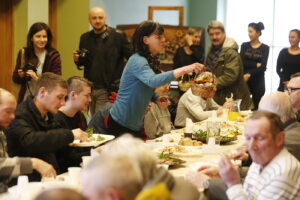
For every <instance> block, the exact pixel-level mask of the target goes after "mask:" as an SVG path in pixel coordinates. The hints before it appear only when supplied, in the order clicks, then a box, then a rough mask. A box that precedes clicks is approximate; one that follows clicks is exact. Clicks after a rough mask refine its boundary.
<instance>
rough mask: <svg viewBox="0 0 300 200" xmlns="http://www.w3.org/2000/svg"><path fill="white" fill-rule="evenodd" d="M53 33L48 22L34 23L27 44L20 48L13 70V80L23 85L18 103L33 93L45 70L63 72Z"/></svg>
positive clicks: (56, 72)
mask: <svg viewBox="0 0 300 200" xmlns="http://www.w3.org/2000/svg"><path fill="white" fill-rule="evenodd" d="M51 42H52V33H51V30H50V28H49V27H48V25H47V24H45V23H43V22H37V23H34V24H33V25H32V26H31V27H30V29H29V32H28V34H27V46H26V47H24V48H22V49H20V50H19V53H18V57H17V64H16V67H15V70H14V72H13V81H14V82H15V83H17V84H20V85H21V89H20V92H19V97H18V103H20V102H22V101H23V100H24V99H25V98H26V97H27V96H28V95H32V94H31V91H33V88H34V85H35V83H36V81H37V80H38V78H39V77H40V76H41V74H42V73H44V72H53V73H55V74H59V75H60V74H61V60H60V55H59V53H58V51H57V50H55V49H54V48H52V46H51Z"/></svg>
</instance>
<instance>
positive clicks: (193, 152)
mask: <svg viewBox="0 0 300 200" xmlns="http://www.w3.org/2000/svg"><path fill="white" fill-rule="evenodd" d="M173 146H176V145H173ZM177 146H179V147H180V148H183V149H185V150H186V152H174V153H173V155H175V156H179V157H196V156H201V155H202V150H201V149H200V146H181V145H177ZM197 147H198V148H197ZM163 149H164V147H160V148H157V149H154V152H156V153H161V152H162V150H163Z"/></svg>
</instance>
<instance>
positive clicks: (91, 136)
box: [85, 128, 105, 142]
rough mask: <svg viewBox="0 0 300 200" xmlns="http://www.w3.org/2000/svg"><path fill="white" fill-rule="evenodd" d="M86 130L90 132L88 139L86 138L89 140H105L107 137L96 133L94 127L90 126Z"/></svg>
mask: <svg viewBox="0 0 300 200" xmlns="http://www.w3.org/2000/svg"><path fill="white" fill-rule="evenodd" d="M85 132H86V133H87V134H88V139H87V140H86V141H87V142H93V141H103V140H105V138H104V137H102V136H101V135H98V134H94V129H93V128H88V129H86V130H85Z"/></svg>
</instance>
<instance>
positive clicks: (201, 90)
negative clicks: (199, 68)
mask: <svg viewBox="0 0 300 200" xmlns="http://www.w3.org/2000/svg"><path fill="white" fill-rule="evenodd" d="M206 75H207V76H209V78H208V79H206V80H205V81H204V82H202V83H197V79H198V78H199V77H200V76H202V77H203V76H206ZM190 85H191V90H192V93H193V94H194V95H195V96H200V97H202V98H212V97H213V96H214V93H215V91H216V86H217V79H216V76H215V75H214V74H212V73H211V72H209V71H206V72H202V73H201V74H199V75H197V76H196V77H195V78H194V80H191V81H190Z"/></svg>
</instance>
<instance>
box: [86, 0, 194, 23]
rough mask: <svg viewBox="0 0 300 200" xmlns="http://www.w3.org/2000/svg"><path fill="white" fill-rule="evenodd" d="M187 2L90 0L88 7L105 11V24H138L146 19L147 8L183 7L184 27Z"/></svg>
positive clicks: (183, 0)
mask: <svg viewBox="0 0 300 200" xmlns="http://www.w3.org/2000/svg"><path fill="white" fill-rule="evenodd" d="M188 2H189V0H151V1H149V0H90V6H91V7H93V6H100V7H103V8H104V9H105V10H106V13H107V17H108V19H107V24H108V25H109V26H112V27H115V26H116V25H119V24H138V23H140V22H141V21H143V20H147V19H148V6H183V7H184V25H186V24H187V20H188V17H187V16H188ZM112 13H113V14H112Z"/></svg>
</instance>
